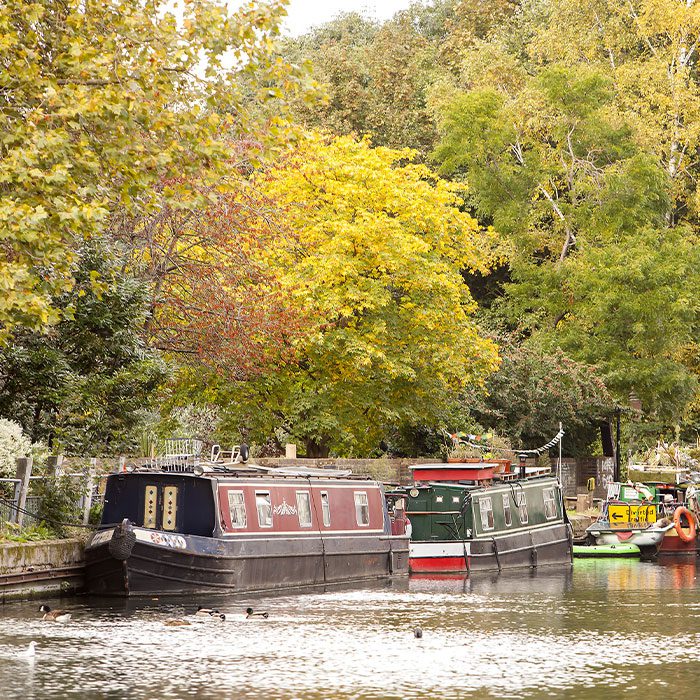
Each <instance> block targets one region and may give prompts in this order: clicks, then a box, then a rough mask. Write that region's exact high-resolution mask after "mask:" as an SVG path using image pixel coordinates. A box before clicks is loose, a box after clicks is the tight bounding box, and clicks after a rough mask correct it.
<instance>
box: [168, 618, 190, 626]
mask: <svg viewBox="0 0 700 700" xmlns="http://www.w3.org/2000/svg"><path fill="white" fill-rule="evenodd" d="M163 624H164V625H165V626H166V627H187V626H189V625H190V624H191V623H189V622H187V620H178V619H177V618H176V617H169V618H168V619H167V620H163Z"/></svg>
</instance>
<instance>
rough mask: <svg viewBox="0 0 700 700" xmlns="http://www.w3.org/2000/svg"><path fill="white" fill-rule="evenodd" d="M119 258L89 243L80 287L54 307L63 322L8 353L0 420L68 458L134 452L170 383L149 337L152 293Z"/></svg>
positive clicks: (18, 340) (17, 341) (26, 336)
mask: <svg viewBox="0 0 700 700" xmlns="http://www.w3.org/2000/svg"><path fill="white" fill-rule="evenodd" d="M118 253H119V251H118V250H117V249H114V248H104V246H102V245H99V244H98V243H97V242H94V243H91V244H90V245H86V246H84V247H83V249H82V251H81V260H80V265H79V267H78V268H77V270H76V273H75V279H76V286H75V287H74V288H73V289H72V290H71V291H70V292H66V293H64V294H62V295H60V296H59V297H57V298H56V299H55V300H54V302H53V305H54V306H55V307H56V308H58V309H61V310H62V312H63V320H62V321H61V322H60V323H59V324H57V325H56V326H54V327H53V328H51V329H50V330H49V331H48V332H47V333H45V334H39V333H32V332H30V331H17V332H15V333H14V334H13V336H12V343H11V344H10V345H8V346H7V347H5V348H3V349H2V350H1V351H0V415H13V416H16V417H17V419H18V420H19V421H20V422H21V423H22V425H23V426H24V428H25V430H26V431H27V432H28V433H29V434H31V435H32V437H33V439H35V440H36V439H39V438H43V439H47V440H52V441H54V442H55V441H59V442H60V444H61V446H62V448H63V449H64V450H65V451H66V452H67V453H78V454H90V455H95V454H97V453H101V452H115V451H118V450H122V449H125V448H128V447H129V446H130V444H131V440H132V437H131V435H130V433H131V431H132V430H134V429H135V428H136V426H137V425H138V423H139V421H140V417H141V413H142V412H143V411H144V410H145V409H146V408H147V407H148V402H149V397H150V396H151V395H152V393H153V391H154V390H155V389H156V388H157V387H158V386H159V385H160V384H161V382H162V381H163V379H164V378H165V368H164V366H163V364H162V362H161V361H160V360H159V359H158V358H157V357H156V356H154V355H153V354H152V353H151V352H150V351H149V350H148V349H147V347H146V346H145V344H144V342H143V340H142V334H141V329H142V328H143V325H144V322H145V319H146V314H147V306H146V300H147V296H146V294H147V290H146V288H145V286H144V285H143V284H142V283H140V282H139V281H137V280H135V279H133V278H131V277H130V276H129V275H128V274H125V273H124V270H123V267H122V265H121V261H120V259H119V256H118ZM96 274H97V275H99V278H100V280H101V282H100V284H99V285H98V286H95V284H94V278H95V275H96Z"/></svg>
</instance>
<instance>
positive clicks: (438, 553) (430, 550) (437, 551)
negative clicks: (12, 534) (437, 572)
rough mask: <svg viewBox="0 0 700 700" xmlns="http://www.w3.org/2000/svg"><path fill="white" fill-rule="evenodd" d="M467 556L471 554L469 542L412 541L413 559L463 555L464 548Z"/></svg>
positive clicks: (410, 552) (410, 553)
mask: <svg viewBox="0 0 700 700" xmlns="http://www.w3.org/2000/svg"><path fill="white" fill-rule="evenodd" d="M465 549H466V551H467V556H469V555H470V554H471V550H470V543H469V542H464V543H462V542H411V543H410V545H409V556H410V557H411V559H413V558H416V559H429V558H432V557H461V558H462V559H464V550H465Z"/></svg>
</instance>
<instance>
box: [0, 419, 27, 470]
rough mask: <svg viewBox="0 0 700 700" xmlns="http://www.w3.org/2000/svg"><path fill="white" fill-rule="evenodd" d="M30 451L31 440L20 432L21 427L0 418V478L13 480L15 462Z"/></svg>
mask: <svg viewBox="0 0 700 700" xmlns="http://www.w3.org/2000/svg"><path fill="white" fill-rule="evenodd" d="M31 449H32V444H31V440H30V439H29V438H28V437H27V436H26V435H25V434H24V433H23V432H22V426H21V425H19V423H15V422H14V421H11V420H7V419H6V418H0V476H4V477H12V478H14V475H15V460H16V459H17V457H27V456H28V455H29V454H30V453H31Z"/></svg>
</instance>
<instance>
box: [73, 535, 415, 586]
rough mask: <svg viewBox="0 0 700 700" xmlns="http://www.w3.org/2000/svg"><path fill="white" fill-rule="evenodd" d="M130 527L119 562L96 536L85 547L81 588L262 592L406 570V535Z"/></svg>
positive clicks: (399, 572)
mask: <svg viewBox="0 0 700 700" xmlns="http://www.w3.org/2000/svg"><path fill="white" fill-rule="evenodd" d="M134 531H135V534H136V541H135V543H134V545H133V548H132V549H131V551H130V552H129V553H128V556H127V557H126V558H124V559H121V558H117V557H115V556H114V555H113V553H112V551H111V550H110V540H109V538H105V536H104V535H101V537H99V538H98V539H97V541H96V542H95V543H94V544H93V543H91V544H90V545H88V547H87V549H86V569H85V575H86V589H87V592H88V593H92V594H96V595H115V596H125V597H126V596H146V595H158V596H161V595H183V594H191V593H206V594H212V593H237V592H251V591H269V590H277V589H284V588H297V587H300V586H317V585H323V584H330V583H340V582H345V581H355V580H361V579H372V578H382V577H387V576H391V575H395V574H396V575H400V574H406V573H408V554H409V552H408V538H407V537H397V536H379V537H376V536H363V537H359V536H357V537H335V538H328V537H324V538H323V540H321V538H319V537H314V536H306V537H289V538H278V539H275V540H274V541H270V540H269V539H267V540H265V539H260V538H252V537H251V538H238V539H235V540H233V541H232V540H231V539H225V538H207V537H198V536H188V535H175V536H173V535H172V534H169V533H161V532H154V531H148V530H143V529H140V528H134ZM107 532H109V531H107ZM100 534H101V533H98V535H100ZM93 542H94V540H93ZM120 556H123V555H120Z"/></svg>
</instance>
